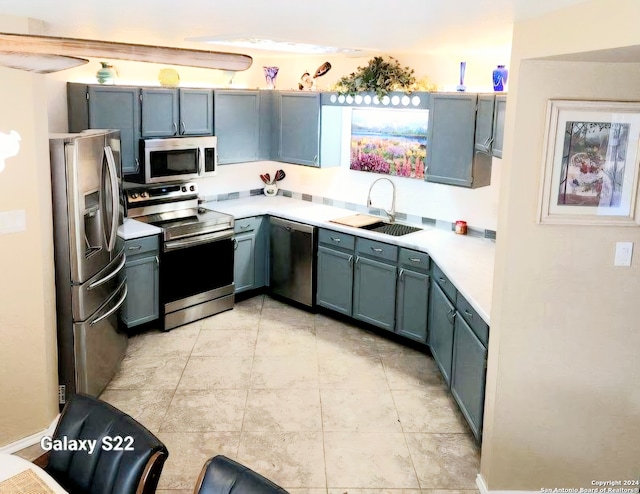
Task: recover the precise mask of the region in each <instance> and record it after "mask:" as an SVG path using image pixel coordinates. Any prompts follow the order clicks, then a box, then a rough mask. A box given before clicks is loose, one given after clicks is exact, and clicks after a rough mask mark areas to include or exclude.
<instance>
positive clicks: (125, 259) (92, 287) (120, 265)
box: [87, 254, 127, 290]
mask: <svg viewBox="0 0 640 494" xmlns="http://www.w3.org/2000/svg"><path fill="white" fill-rule="evenodd" d="M126 262H127V256H126V255H124V254H122V261H120V264H118V267H117V268H116V269H114V270H113V271H112V272H111V273H110V274H108V275H107V276H105V277H104V278H100V279H99V280H98V281H94V282H93V283H91V284H90V285H89V287H88V288H87V290H92V289H94V288H97V287H99V286H100V285H104V284H105V283H106V282H107V281H109V280H110V279H111V278H113V277H114V276H115V275H117V274H118V273H119V272H120V271H122V268H124V265H125V263H126Z"/></svg>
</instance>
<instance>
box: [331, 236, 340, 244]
mask: <svg viewBox="0 0 640 494" xmlns="http://www.w3.org/2000/svg"><path fill="white" fill-rule="evenodd" d="M331 240H333V241H334V242H335V243H337V244H339V243H340V239H339V238H336V237H331Z"/></svg>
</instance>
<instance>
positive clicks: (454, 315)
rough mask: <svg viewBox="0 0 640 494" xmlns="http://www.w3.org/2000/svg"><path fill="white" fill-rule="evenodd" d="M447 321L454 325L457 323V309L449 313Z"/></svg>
mask: <svg viewBox="0 0 640 494" xmlns="http://www.w3.org/2000/svg"><path fill="white" fill-rule="evenodd" d="M447 319H448V320H449V322H450V323H453V321H455V319H456V309H455V308H453V309H451V310H450V311H449V312H448V313H447Z"/></svg>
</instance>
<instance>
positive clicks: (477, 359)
mask: <svg viewBox="0 0 640 494" xmlns="http://www.w3.org/2000/svg"><path fill="white" fill-rule="evenodd" d="M486 361H487V349H486V348H485V347H484V345H483V344H482V342H481V341H480V340H479V339H478V338H477V337H476V335H475V334H473V331H472V330H471V328H470V327H469V325H468V324H467V323H466V322H465V320H464V319H463V318H462V317H458V318H456V327H455V337H454V345H453V369H452V374H451V393H452V394H453V397H454V398H455V400H456V401H457V402H458V405H459V406H460V409H461V410H462V413H463V415H464V416H465V418H466V419H467V422H469V425H470V426H471V430H472V432H473V435H474V436H475V437H476V439H477V440H478V441H479V440H480V435H481V433H482V416H483V413H484V391H485V378H486Z"/></svg>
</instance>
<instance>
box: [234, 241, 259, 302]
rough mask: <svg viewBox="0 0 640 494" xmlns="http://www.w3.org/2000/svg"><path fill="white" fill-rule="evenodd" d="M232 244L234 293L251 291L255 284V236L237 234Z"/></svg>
mask: <svg viewBox="0 0 640 494" xmlns="http://www.w3.org/2000/svg"><path fill="white" fill-rule="evenodd" d="M233 244H234V250H235V252H234V253H233V281H234V283H235V292H236V293H241V292H244V291H246V290H251V289H252V288H254V287H255V284H256V262H255V255H254V253H255V245H256V235H255V233H254V232H248V233H241V234H237V235H236V236H235V240H234V242H233Z"/></svg>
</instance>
